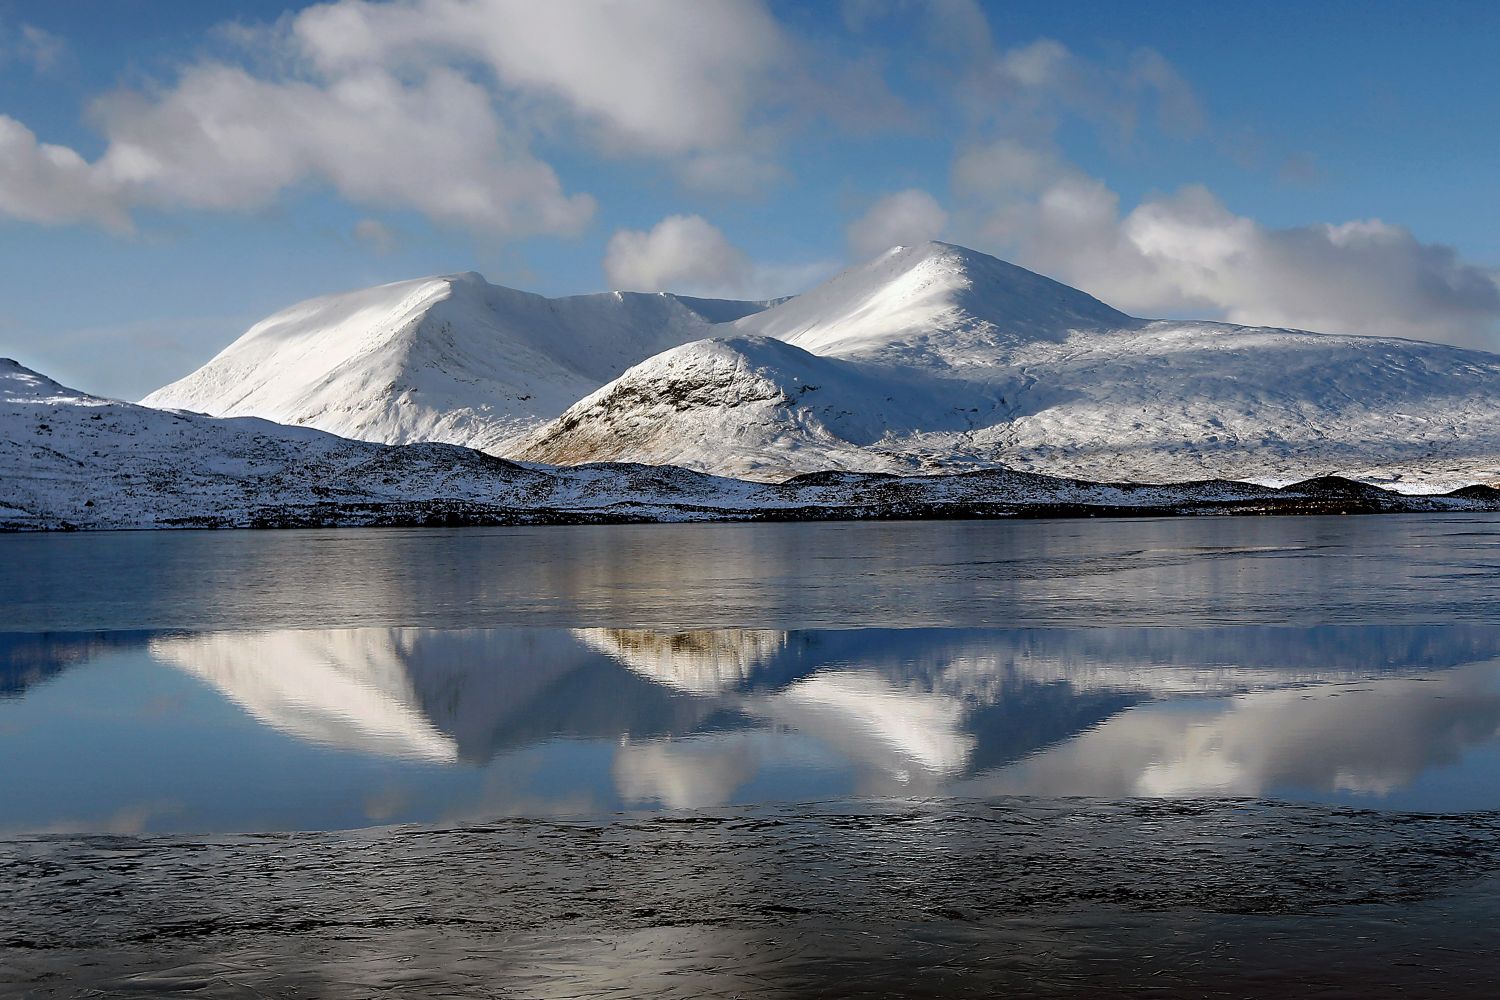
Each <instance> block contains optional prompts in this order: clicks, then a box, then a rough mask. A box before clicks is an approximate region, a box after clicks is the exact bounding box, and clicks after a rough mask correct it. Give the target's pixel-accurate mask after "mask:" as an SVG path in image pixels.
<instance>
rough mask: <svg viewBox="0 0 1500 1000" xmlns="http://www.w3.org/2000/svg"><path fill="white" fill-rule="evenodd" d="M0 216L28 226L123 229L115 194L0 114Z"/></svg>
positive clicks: (64, 151)
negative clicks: (88, 224) (79, 225)
mask: <svg viewBox="0 0 1500 1000" xmlns="http://www.w3.org/2000/svg"><path fill="white" fill-rule="evenodd" d="M0 215H9V216H12V217H13V218H17V219H24V220H26V221H28V222H41V223H48V224H59V223H68V222H93V223H97V224H99V225H103V226H106V227H108V228H111V229H117V230H124V229H128V228H129V225H130V222H129V216H128V215H127V214H126V211H125V209H124V207H123V206H121V205H120V204H119V199H118V197H117V191H116V190H115V189H114V187H113V186H112V185H111V184H110V183H109V182H108V181H107V180H105V179H104V178H102V177H101V176H100V175H99V172H98V171H97V170H95V169H94V168H93V167H92V166H91V165H90V164H88V163H87V162H85V161H84V159H83V157H81V156H79V155H78V154H77V153H75V152H74V151H73V150H71V149H68V148H67V147H65V146H54V145H50V144H48V143H44V142H38V141H37V137H36V135H35V134H34V133H33V132H32V131H31V130H30V129H29V128H27V127H26V126H25V125H22V124H21V123H20V122H18V121H16V120H15V119H14V118H10V117H8V116H6V115H0Z"/></svg>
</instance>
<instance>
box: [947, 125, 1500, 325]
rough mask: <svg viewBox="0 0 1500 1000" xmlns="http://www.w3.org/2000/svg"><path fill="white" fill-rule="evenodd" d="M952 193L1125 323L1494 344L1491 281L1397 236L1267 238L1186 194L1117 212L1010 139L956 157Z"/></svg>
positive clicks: (1192, 189)
mask: <svg viewBox="0 0 1500 1000" xmlns="http://www.w3.org/2000/svg"><path fill="white" fill-rule="evenodd" d="M953 183H954V189H955V190H956V191H958V192H959V193H960V195H961V197H963V198H965V199H966V204H967V206H968V207H969V209H970V210H971V213H970V214H971V217H973V218H977V219H980V220H982V221H981V223H980V227H979V229H978V230H977V232H976V236H977V237H978V238H979V239H981V240H983V241H984V242H986V243H987V244H988V245H991V246H994V247H996V248H997V249H1000V250H1002V252H1006V253H1008V254H1010V255H1011V256H1013V257H1015V258H1016V259H1017V260H1018V261H1019V262H1021V263H1024V264H1026V265H1027V266H1030V267H1034V268H1036V269H1038V270H1040V271H1043V272H1045V273H1047V274H1050V275H1053V276H1055V277H1057V278H1060V279H1062V280H1064V281H1068V282H1070V283H1072V284H1075V285H1078V286H1079V287H1082V288H1084V289H1086V290H1088V291H1089V292H1091V293H1093V294H1095V295H1098V296H1099V297H1100V298H1102V299H1104V300H1105V301H1107V302H1110V303H1111V304H1113V305H1116V306H1118V307H1120V308H1122V309H1126V310H1128V311H1131V312H1135V313H1137V314H1145V315H1152V314H1158V315H1159V314H1179V315H1180V314H1184V313H1196V314H1203V313H1208V314H1212V315H1217V316H1220V317H1222V318H1224V319H1226V320H1229V321H1230V322H1235V323H1246V324H1253V325H1264V326H1286V327H1294V328H1299V329H1309V330H1321V331H1328V332H1345V333H1363V334H1380V335H1386V336H1400V337H1413V338H1418V339H1423V340H1438V341H1445V342H1449V343H1456V344H1461V345H1465V346H1483V347H1491V348H1493V347H1495V346H1497V345H1496V340H1495V335H1496V331H1497V328H1500V275H1497V273H1496V272H1494V271H1491V270H1487V269H1485V268H1482V267H1478V266H1476V265H1473V264H1469V263H1466V262H1464V261H1462V260H1461V259H1460V258H1459V256H1458V254H1457V253H1456V252H1455V251H1454V250H1453V248H1451V247H1447V246H1443V245H1441V244H1434V243H1423V242H1422V241H1420V240H1418V239H1417V238H1416V236H1415V235H1413V234H1412V233H1411V232H1410V231H1409V230H1407V229H1405V228H1403V227H1401V226H1396V225H1392V224H1389V223H1386V222H1382V221H1380V220H1373V219H1372V220H1362V221H1354V222H1346V223H1341V224H1317V225H1309V226H1299V227H1294V228H1285V229H1272V228H1268V227H1266V226H1263V225H1261V224H1259V223H1257V222H1256V221H1255V220H1253V219H1250V218H1247V217H1245V216H1242V215H1237V214H1235V213H1233V212H1231V211H1230V210H1229V209H1228V208H1227V207H1226V206H1225V205H1224V204H1223V203H1222V202H1221V201H1220V200H1219V199H1218V198H1217V197H1216V196H1215V195H1214V194H1213V193H1212V192H1210V191H1209V190H1208V189H1207V188H1204V187H1202V186H1196V185H1194V186H1188V187H1185V188H1183V189H1182V190H1180V191H1178V192H1176V193H1175V194H1171V195H1163V196H1156V197H1152V198H1148V199H1146V200H1145V201H1142V202H1141V203H1140V204H1138V205H1136V206H1135V207H1133V208H1132V209H1130V210H1129V211H1128V212H1122V209H1121V206H1120V198H1119V196H1118V195H1117V194H1116V193H1115V192H1114V191H1112V190H1110V189H1109V187H1108V186H1106V185H1105V184H1104V183H1103V182H1102V181H1100V180H1098V179H1096V178H1093V177H1090V176H1088V175H1087V174H1085V173H1084V172H1082V171H1080V170H1078V169H1077V168H1076V167H1074V166H1072V165H1071V164H1069V163H1067V162H1065V161H1064V160H1063V159H1062V158H1061V157H1059V156H1058V155H1057V154H1056V153H1055V152H1053V151H1050V150H1045V149H1037V148H1031V147H1027V146H1025V145H1023V144H1020V143H1018V142H1016V141H1014V140H1001V141H999V142H996V143H994V144H991V145H988V146H983V147H979V148H975V149H971V150H968V151H966V152H965V153H964V154H963V155H961V156H960V157H958V159H957V160H956V161H955V163H954V167H953Z"/></svg>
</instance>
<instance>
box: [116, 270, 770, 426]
mask: <svg viewBox="0 0 1500 1000" xmlns="http://www.w3.org/2000/svg"><path fill="white" fill-rule="evenodd" d="M763 307H764V304H762V303H750V302H731V301H720V300H711V299H693V298H686V297H683V296H677V295H667V294H655V295H650V294H641V293H636V292H607V293H603V294H599V295H579V296H573V297H570V298H560V299H549V298H545V297H543V296H540V295H534V294H532V293H530V292H521V291H516V290H515V289H511V288H504V287H501V286H498V285H491V284H489V283H487V282H486V281H485V280H484V279H483V278H482V277H480V276H479V275H477V274H472V273H469V274H457V275H448V276H446V277H438V278H423V279H419V280H415V281H402V282H396V283H395V284H390V285H380V286H378V287H375V288H368V289H364V290H362V291H357V292H348V293H345V294H341V295H331V296H327V297H324V298H318V299H312V300H309V301H307V302H303V303H300V304H298V305H295V306H292V307H291V308H290V309H287V310H285V311H283V312H280V313H277V314H276V315H274V316H272V317H270V318H269V319H266V320H264V321H262V322H260V323H257V324H256V325H255V326H254V327H252V328H251V329H250V330H249V331H248V332H246V333H245V334H244V336H242V337H240V338H239V339H238V340H236V341H235V342H234V343H233V344H230V345H229V346H228V347H227V348H225V349H224V350H223V351H222V352H221V353H220V354H219V355H218V356H217V357H215V358H214V359H213V360H212V361H210V362H209V363H208V364H206V365H204V366H203V367H202V368H200V369H199V370H197V371H196V372H193V373H192V374H191V375H188V376H187V377H185V378H183V379H181V380H179V381H177V382H174V383H172V384H171V385H168V386H165V387H163V388H161V389H158V390H157V391H155V392H153V393H151V394H150V395H149V396H147V397H146V398H145V399H144V400H142V402H143V403H145V404H146V405H148V406H155V407H161V408H168V409H185V410H192V411H195V412H201V413H208V414H211V415H213V416H254V417H264V418H266V419H268V420H275V421H277V422H278V423H284V424H298V425H306V426H309V427H316V428H318V429H320V430H326V431H330V432H332V433H335V434H339V435H342V436H344V437H351V438H357V439H360V440H365V441H379V442H383V443H387V444H404V443H407V442H412V441H441V442H446V443H449V444H461V445H466V446H468V447H471V448H478V449H480V450H483V451H490V452H498V451H501V450H503V447H504V445H505V443H506V442H508V441H509V440H511V439H513V438H515V437H516V436H517V435H518V434H520V433H522V432H524V431H526V430H529V429H531V428H533V427H535V426H536V425H538V424H539V423H541V422H543V421H544V420H546V419H548V418H551V417H554V416H556V415H557V414H559V413H561V412H562V411H563V410H564V409H566V408H567V407H568V406H569V405H570V404H572V403H573V402H575V401H576V400H577V399H578V398H579V397H580V396H583V395H586V394H587V393H590V392H592V391H593V390H595V389H597V388H598V387H599V386H600V385H602V384H603V383H605V382H607V381H609V380H610V379H612V378H614V377H616V376H617V375H619V374H620V373H621V372H623V371H624V370H625V369H626V368H628V367H629V366H630V365H632V364H635V363H636V362H638V361H640V360H642V359H643V358H647V357H650V356H651V355H653V354H656V353H658V352H659V351H662V350H665V349H667V348H669V347H673V346H676V345H678V344H682V343H686V342H688V341H691V340H697V339H699V338H701V337H705V336H708V335H709V328H710V326H711V325H712V324H714V323H717V322H725V321H729V320H734V319H737V318H740V317H742V316H745V315H747V314H748V313H751V312H753V311H755V310H757V309H760V308H763Z"/></svg>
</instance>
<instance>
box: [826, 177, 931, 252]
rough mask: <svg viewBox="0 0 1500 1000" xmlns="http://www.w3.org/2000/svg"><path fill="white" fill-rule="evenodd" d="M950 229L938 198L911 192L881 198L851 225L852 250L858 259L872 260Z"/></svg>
mask: <svg viewBox="0 0 1500 1000" xmlns="http://www.w3.org/2000/svg"><path fill="white" fill-rule="evenodd" d="M947 225H948V213H947V212H946V211H944V210H943V206H942V205H939V204H938V201H937V199H936V198H934V197H933V196H932V195H930V194H928V193H927V192H926V191H922V190H920V189H918V188H908V189H907V190H905V191H897V192H895V193H894V194H888V195H885V196H884V197H882V198H880V199H879V200H877V201H876V202H875V204H873V205H871V206H870V208H869V210H868V211H866V212H865V214H864V215H862V216H860V217H859V218H858V219H856V220H854V222H852V223H850V225H849V229H848V232H847V236H848V239H849V249H850V250H851V251H853V253H854V255H855V256H856V257H873V256H875V255H876V254H878V253H880V252H882V251H884V250H889V249H890V248H891V247H893V246H896V245H897V244H904V245H910V244H913V243H922V242H925V241H927V240H934V239H937V238H938V237H939V236H941V235H942V232H943V229H944V228H945V227H946V226H947Z"/></svg>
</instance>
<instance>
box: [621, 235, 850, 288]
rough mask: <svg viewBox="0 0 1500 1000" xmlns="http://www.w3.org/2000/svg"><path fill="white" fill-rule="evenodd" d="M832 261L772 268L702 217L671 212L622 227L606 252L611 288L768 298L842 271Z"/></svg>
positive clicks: (806, 285)
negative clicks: (647, 224)
mask: <svg viewBox="0 0 1500 1000" xmlns="http://www.w3.org/2000/svg"><path fill="white" fill-rule="evenodd" d="M837 266H838V265H837V264H836V263H835V262H833V261H814V262H812V263H808V264H793V265H784V266H767V265H761V264H757V263H755V261H753V260H752V259H751V258H750V256H749V255H748V254H746V253H745V252H744V251H743V250H741V249H740V248H739V247H736V246H735V245H734V244H732V243H730V242H729V239H728V238H727V237H726V236H725V235H724V234H723V233H722V232H721V231H720V230H719V229H718V227H716V226H714V225H713V224H712V223H711V222H709V221H708V220H707V219H705V218H703V217H702V216H700V215H669V216H667V217H666V218H665V219H662V220H661V221H660V222H658V223H657V224H656V225H655V226H653V227H651V229H650V230H645V231H643V230H639V229H621V230H619V231H617V232H616V233H615V234H614V236H612V237H611V238H610V241H609V245H608V246H607V247H606V248H605V252H604V275H605V278H606V279H607V280H608V282H609V285H610V287H611V288H619V289H623V290H626V291H637V292H663V291H671V292H679V293H681V294H684V295H703V296H711V297H712V296H721V297H734V296H739V297H744V298H751V299H769V298H775V297H777V296H781V295H789V294H795V293H797V292H801V291H803V290H805V289H806V288H807V287H809V286H810V285H812V284H814V283H815V282H817V281H819V280H821V279H822V278H824V277H827V276H828V274H830V273H831V272H832V271H834V270H836V269H837Z"/></svg>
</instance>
